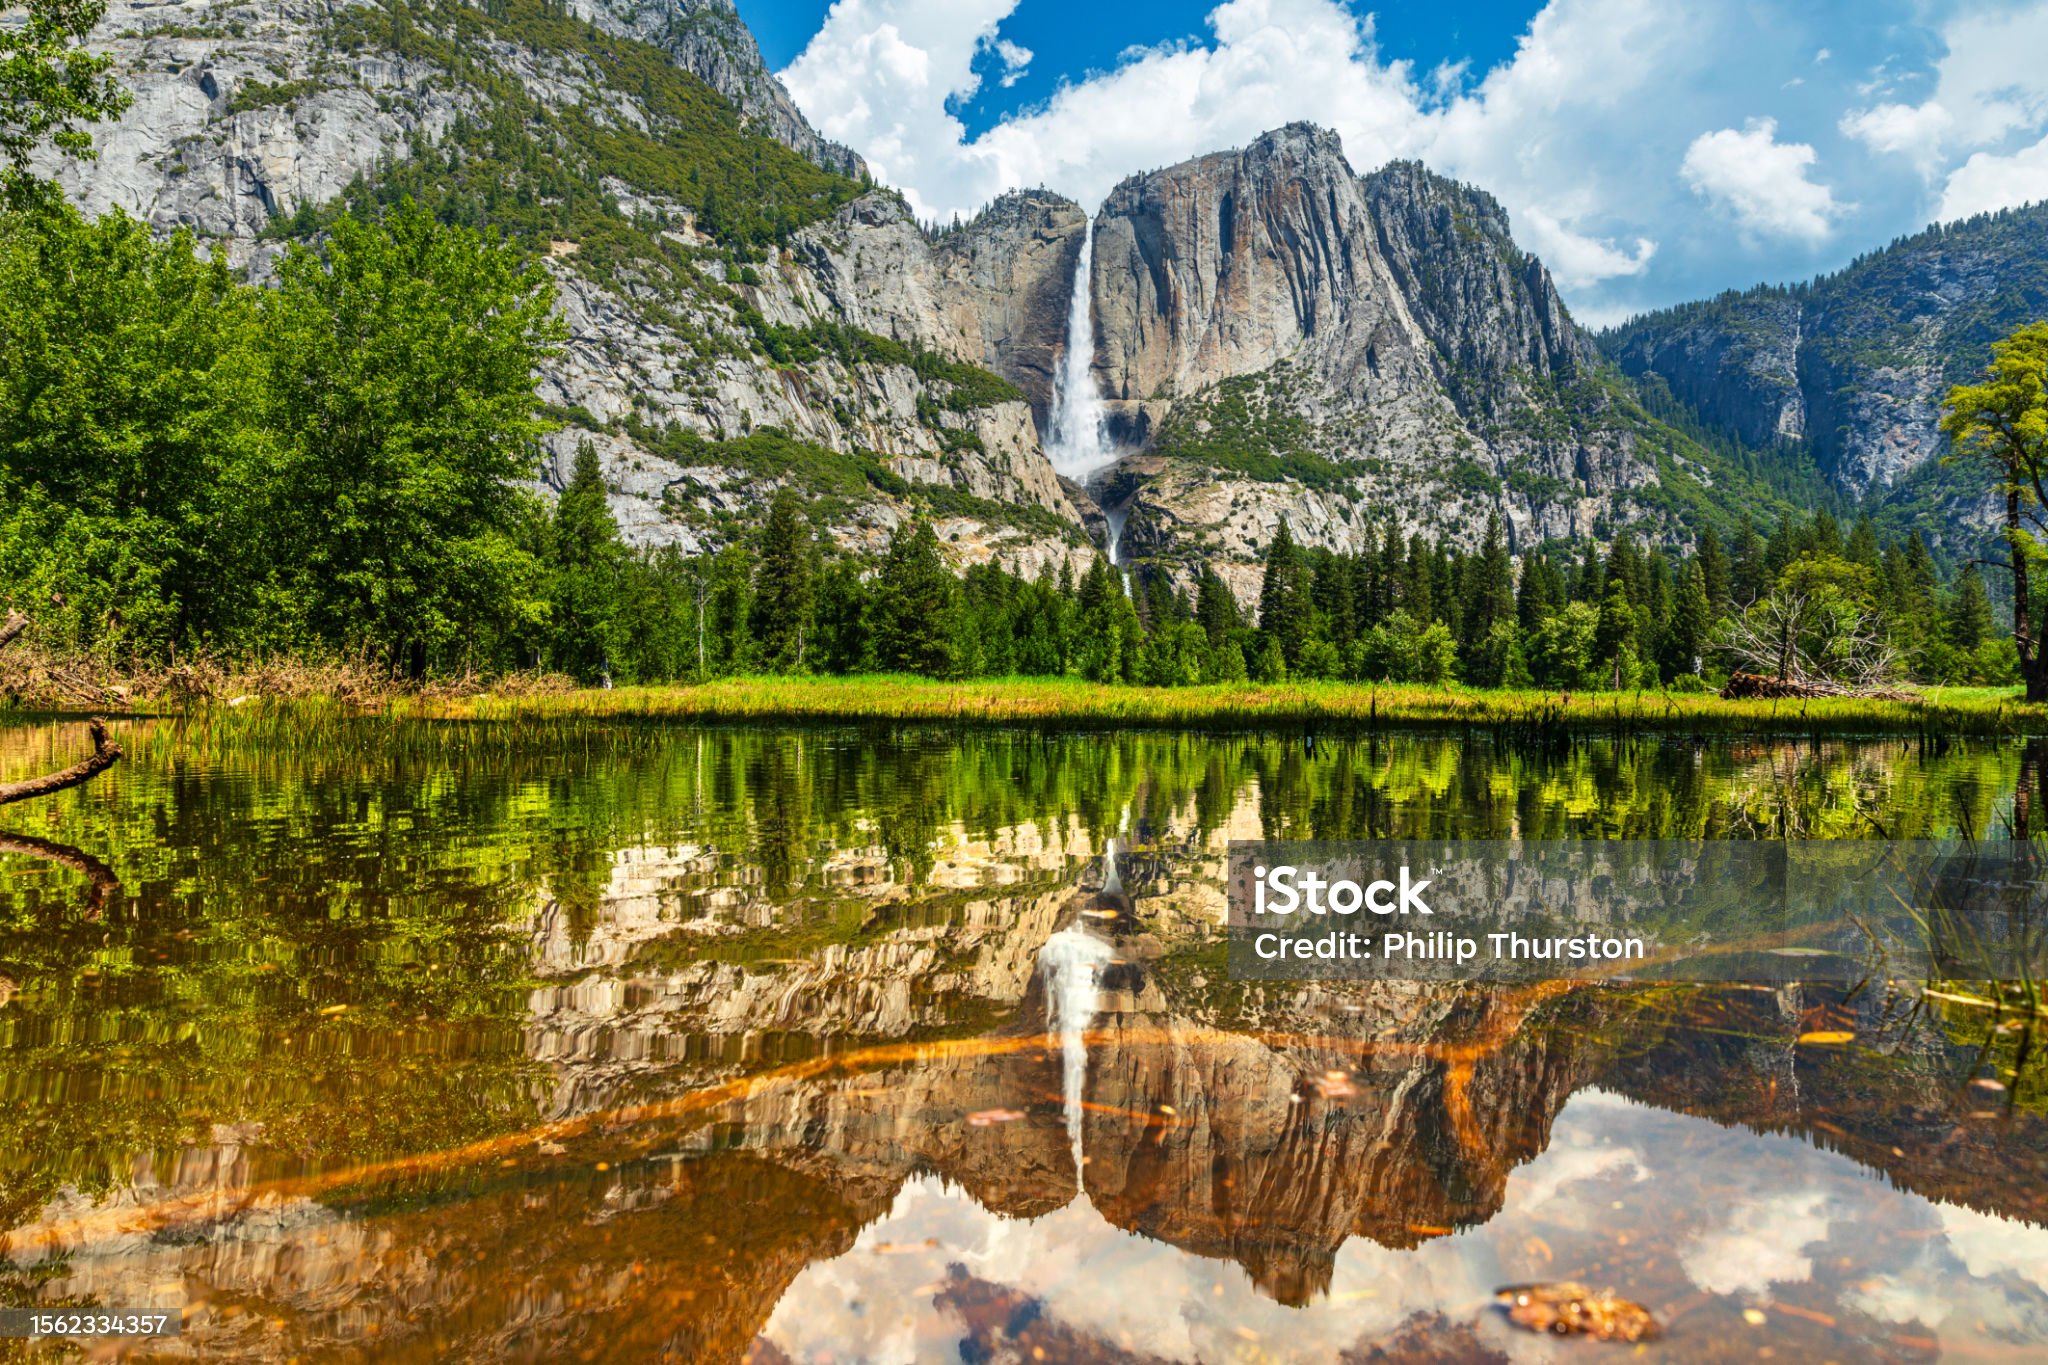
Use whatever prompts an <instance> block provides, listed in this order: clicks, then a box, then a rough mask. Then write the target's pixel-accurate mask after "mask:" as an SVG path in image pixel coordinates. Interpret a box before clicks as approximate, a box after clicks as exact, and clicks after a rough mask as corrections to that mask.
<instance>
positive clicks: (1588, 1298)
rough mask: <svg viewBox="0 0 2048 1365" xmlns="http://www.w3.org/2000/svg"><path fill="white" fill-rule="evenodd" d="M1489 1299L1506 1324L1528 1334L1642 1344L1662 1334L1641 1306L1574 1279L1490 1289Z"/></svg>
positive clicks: (1648, 1312) (1608, 1291)
mask: <svg viewBox="0 0 2048 1365" xmlns="http://www.w3.org/2000/svg"><path fill="white" fill-rule="evenodd" d="M1493 1296H1494V1300H1495V1302H1497V1303H1498V1304H1499V1305H1500V1307H1501V1309H1502V1310H1503V1311H1504V1312H1506V1314H1507V1315H1508V1321H1509V1322H1511V1323H1513V1324H1514V1325H1515V1326H1517V1327H1520V1328H1523V1329H1525V1330H1527V1331H1530V1332H1548V1333H1554V1334H1556V1335H1558V1336H1589V1337H1592V1338H1593V1339H1594V1340H1596V1341H1648V1340H1650V1339H1652V1338H1654V1337H1656V1336H1658V1335H1660V1333H1661V1330H1662V1329H1660V1328H1659V1327H1658V1326H1657V1320H1656V1318H1654V1317H1652V1316H1651V1315H1650V1310H1649V1309H1647V1308H1645V1307H1643V1306H1642V1305H1641V1304H1639V1303H1634V1302H1632V1301H1630V1300H1628V1299H1624V1298H1618V1297H1616V1296H1615V1294H1614V1293H1613V1292H1612V1291H1611V1290H1605V1289H1603V1290H1601V1291H1600V1292H1599V1293H1597V1294H1596V1293H1594V1292H1593V1291H1592V1290H1590V1289H1588V1288H1586V1286H1584V1285H1582V1284H1580V1283H1578V1282H1577V1281H1575V1280H1560V1281H1558V1282H1557V1283H1555V1284H1515V1285H1509V1286H1508V1287H1507V1288H1505V1289H1497V1290H1495V1291H1494V1295H1493Z"/></svg>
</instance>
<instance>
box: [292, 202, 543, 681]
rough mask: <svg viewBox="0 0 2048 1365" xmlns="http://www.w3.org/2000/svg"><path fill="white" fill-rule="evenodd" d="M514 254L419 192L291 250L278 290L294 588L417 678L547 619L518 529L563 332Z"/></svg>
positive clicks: (322, 622)
mask: <svg viewBox="0 0 2048 1365" xmlns="http://www.w3.org/2000/svg"><path fill="white" fill-rule="evenodd" d="M553 304H554V286H553V284H552V283H551V281H550V277H549V276H548V273H547V271H546V270H545V269H543V268H542V267H541V266H540V265H539V264H537V263H535V262H533V261H531V260H529V259H527V258H526V257H525V255H524V254H523V253H522V252H520V251H519V250H518V249H517V248H516V247H514V246H512V245H511V244H509V243H506V242H503V241H501V240H499V239H497V238H496V237H481V236H479V235H478V234H477V233H475V232H472V231H470V230H468V229H466V228H459V227H447V226H443V225H442V224H440V223H437V222H435V221H434V220H433V219H432V218H431V217H429V216H428V215H427V214H426V213H425V212H423V211H421V210H419V209H417V208H415V207H413V206H412V205H410V204H408V205H405V206H403V207H401V208H399V209H396V210H394V211H393V212H392V213H390V214H389V215H388V216H387V217H386V218H385V219H384V220H383V221H382V222H375V223H369V222H359V221H357V220H355V219H353V218H350V217H343V218H341V219H340V220H339V221H337V222H336V223H335V225H334V229H333V233H332V236H331V237H330V238H329V239H328V241H327V243H326V245H325V247H324V249H322V250H318V251H316V250H315V249H313V248H311V247H304V246H300V247H294V248H293V249H292V251H291V252H290V254H288V255H287V256H286V257H285V259H284V260H283V262H282V263H281V264H280V266H279V269H278V288H277V290H276V291H274V292H273V293H272V294H270V295H269V296H268V297H266V299H265V307H264V312H265V315H266V316H265V321H266V323H267V330H268V334H269V336H270V338H271V346H272V351H273V359H272V365H273V368H274V372H275V375H276V379H277V390H276V394H277V402H276V406H275V411H274V417H275V422H276V427H277V430H278V433H279V435H280V436H281V437H282V438H283V440H284V442H285V445H286V450H285V455H284V469H283V475H282V488H281V494H282V497H283V499H284V506H285V507H286V508H289V509H290V510H291V511H292V512H293V513H294V514H295V516H294V517H293V520H294V521H295V522H296V524H295V525H293V526H292V527H291V528H290V532H289V539H288V540H286V541H285V542H284V543H288V544H290V545H292V546H293V548H294V552H295V553H294V563H293V566H292V570H293V571H292V573H291V574H290V581H291V582H292V583H293V585H294V587H295V588H296V589H297V590H298V591H299V592H301V593H302V594H303V596H304V598H305V600H306V602H307V604H308V607H309V611H310V615H311V620H312V624H313V628H314V629H315V630H316V631H317V632H318V633H319V635H320V637H321V638H322V639H324V640H326V641H328V642H330V643H332V644H335V645H339V646H341V647H344V648H348V649H351V650H353V649H355V648H359V647H360V648H368V649H372V650H375V651H379V652H381V653H383V654H384V655H385V657H387V658H389V659H390V660H391V661H392V662H393V663H394V664H396V665H400V666H402V667H404V668H405V669H406V671H408V672H409V673H411V674H413V675H414V676H419V675H421V674H423V673H424V672H425V671H426V668H427V665H428V662H429V661H430V660H432V659H437V658H444V657H447V656H448V655H449V654H451V653H452V652H454V651H456V650H460V651H461V652H462V653H464V654H465V655H468V656H470V657H478V656H483V655H487V654H488V653H489V652H490V650H491V649H492V648H493V647H494V646H495V645H496V644H497V643H498V642H500V641H501V640H503V639H504V638H505V637H506V636H507V635H509V634H511V633H515V632H517V631H519V630H522V629H527V628H530V627H532V626H534V625H536V624H537V623H538V620H539V618H540V616H541V614H542V612H543V610H544V603H543V601H542V599H541V598H540V596H539V593H538V592H537V588H538V587H539V577H540V575H539V572H538V569H539V566H538V565H537V564H536V563H535V562H534V558H533V556H532V555H531V554H530V553H528V552H526V551H524V550H522V549H521V548H520V546H519V545H518V543H517V541H516V539H515V537H514V535H513V529H514V526H515V524H516V522H517V520H518V518H519V515H520V504H521V500H522V497H523V496H524V495H523V494H522V493H521V492H520V491H519V484H520V482H521V481H523V480H526V479H530V478H531V477H532V476H533V473H534V470H535V468H536V466H537V464H538V458H539V437H540V436H541V435H542V434H543V433H544V432H545V431H547V430H548V423H547V422H546V421H545V419H544V418H543V416H542V414H541V410H540V403H539V399H538V398H537V396H536V394H535V392H534V372H535V369H536V367H537V366H538V365H539V363H540V362H541V361H542V360H543V359H545V358H546V357H548V356H550V355H552V354H553V353H554V348H555V344H556V343H557V342H558V341H559V340H560V339H561V337H562V336H563V331H562V327H561V324H560V323H559V322H558V321H557V320H556V319H555V318H554V317H553V316H552V308H553Z"/></svg>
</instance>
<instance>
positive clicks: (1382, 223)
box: [1365, 161, 1594, 414]
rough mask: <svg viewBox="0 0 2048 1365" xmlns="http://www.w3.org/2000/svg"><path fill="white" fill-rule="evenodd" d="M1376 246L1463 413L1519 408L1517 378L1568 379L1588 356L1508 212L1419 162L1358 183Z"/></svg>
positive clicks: (1588, 347)
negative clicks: (1511, 226) (1374, 231)
mask: <svg viewBox="0 0 2048 1365" xmlns="http://www.w3.org/2000/svg"><path fill="white" fill-rule="evenodd" d="M1365 192H1366V198H1367V200H1368V202H1369V203H1370V204H1371V206H1372V211H1373V220H1374V224H1375V226H1376V228H1377V230H1378V234H1379V246H1380V249H1381V251H1382V253H1383V254H1384V255H1385V257H1386V259H1387V263H1388V265H1389V267H1390V268H1391V269H1392V270H1393V272H1394V276H1395V278H1396V279H1397V280H1399V281H1400V284H1401V287H1402V292H1403V294H1404V296H1405V297H1406V298H1407V300H1408V304H1409V308H1410V311H1411V312H1412V313H1413V315H1414V317H1415V320H1416V322H1417V323H1419V324H1420V325H1421V326H1422V328H1423V330H1424V331H1425V332H1427V333H1428V335H1429V338H1430V340H1431V342H1433V343H1434V344H1435V346H1436V349H1437V350H1438V352H1439V353H1440V354H1441V355H1442V356H1443V357H1444V359H1445V360H1446V361H1447V362H1448V371H1447V378H1448V379H1449V381H1450V383H1451V387H1452V395H1453V397H1454V398H1455V399H1457V401H1458V403H1459V407H1460V408H1461V410H1463V411H1465V412H1467V413H1475V412H1478V413H1488V414H1492V413H1497V412H1499V411H1502V410H1503V408H1504V407H1506V406H1510V405H1512V404H1513V403H1514V402H1517V401H1526V400H1527V399H1529V398H1530V397H1531V395H1530V394H1529V393H1528V392H1527V391H1526V386H1525V380H1524V376H1528V377H1532V378H1534V379H1535V380H1537V381H1546V380H1552V379H1565V378H1569V377H1570V376H1572V375H1574V374H1576V373H1577V372H1578V371H1579V370H1580V369H1582V368H1583V367H1584V366H1585V365H1587V364H1588V363H1589V362H1590V361H1591V360H1592V358H1593V354H1594V351H1593V346H1592V344H1591V343H1590V342H1589V341H1588V340H1587V339H1586V337H1585V335H1584V333H1582V332H1580V331H1579V329H1578V328H1577V327H1576V326H1574V325H1573V323H1572V320H1571V315H1570V313H1569V312H1567V311H1566V309H1565V306H1564V300H1563V299H1562V298H1561V297H1560V296H1559V295H1558V292H1557V286H1556V284H1555V283H1554V282H1553V281H1552V280H1551V278H1550V272H1549V271H1548V270H1547V269H1545V268H1544V265H1543V263H1542V262H1541V261H1539V260H1537V259H1536V258H1535V257H1534V256H1531V255H1529V254H1528V253H1527V252H1524V251H1523V250H1522V249H1521V248H1520V247H1518V246H1516V245H1515V240H1514V237H1513V235H1512V234H1511V233H1510V231H1509V227H1508V214H1507V210H1505V209H1504V208H1502V207H1501V205H1500V202H1499V201H1498V200H1496V199H1495V198H1494V197H1493V196H1492V195H1490V194H1487V193H1486V192H1485V191H1483V190H1477V189H1474V188H1472V187H1470V186H1468V185H1462V184H1459V183H1458V182H1456V181H1453V180H1447V179H1445V178H1444V177H1443V176H1440V175H1437V174H1435V173H1434V172H1432V171H1430V170H1429V169H1428V168H1426V167H1425V166H1423V164H1422V163H1421V162H1419V161H1394V162H1389V163H1388V164H1387V165H1385V166H1383V167H1381V168H1380V169H1379V170H1377V171H1374V172H1373V173H1372V174H1370V175H1368V176H1367V177H1366V178H1365Z"/></svg>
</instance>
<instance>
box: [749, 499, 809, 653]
mask: <svg viewBox="0 0 2048 1365" xmlns="http://www.w3.org/2000/svg"><path fill="white" fill-rule="evenodd" d="M817 560H818V548H817V542H816V538H815V537H814V536H813V535H812V533H811V523H810V519H809V518H808V517H806V516H805V515H804V513H803V508H802V506H801V505H800V504H799V502H798V501H797V496H796V494H795V492H793V491H792V490H791V489H790V488H789V487H788V486H786V485H785V486H784V487H783V488H781V489H780V490H778V491H777V493H776V494H775V500H774V501H773V502H771V503H770V504H769V505H768V525H767V526H766V528H765V529H764V530H763V531H762V533H761V559H760V563H759V565H758V567H757V568H756V569H755V571H754V609H753V619H752V625H753V630H754V644H755V649H756V654H755V659H756V661H757V663H758V664H759V666H760V667H762V668H765V669H767V670H768V671H769V672H772V673H800V672H802V671H803V670H804V668H805V666H806V663H807V661H808V660H807V656H808V654H809V651H810V647H811V640H812V635H813V632H814V630H815V627H816V616H817V606H818V582H817V572H818V569H817Z"/></svg>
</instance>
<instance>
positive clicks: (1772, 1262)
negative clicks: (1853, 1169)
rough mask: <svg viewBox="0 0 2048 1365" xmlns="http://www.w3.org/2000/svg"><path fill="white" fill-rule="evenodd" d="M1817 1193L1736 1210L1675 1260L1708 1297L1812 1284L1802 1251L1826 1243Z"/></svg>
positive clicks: (1821, 1197)
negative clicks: (1709, 1295) (1778, 1286)
mask: <svg viewBox="0 0 2048 1365" xmlns="http://www.w3.org/2000/svg"><path fill="white" fill-rule="evenodd" d="M1827 1202H1828V1198H1827V1195H1825V1194H1823V1193H1822V1192H1821V1191H1819V1190H1800V1191H1797V1192H1792V1193H1785V1194H1773V1195H1770V1196H1767V1197H1766V1198H1764V1199H1762V1200H1759V1201H1755V1202H1750V1203H1744V1204H1740V1205H1738V1206H1737V1207H1736V1209H1735V1211H1734V1213H1733V1214H1732V1215H1731V1216H1730V1217H1729V1219H1728V1221H1727V1222H1726V1223H1725V1224H1723V1225H1722V1226H1721V1227H1719V1228H1717V1229H1715V1230H1714V1231H1712V1232H1709V1233H1707V1234H1705V1235H1704V1236H1702V1237H1700V1238H1699V1239H1698V1240H1696V1241H1695V1242H1693V1244H1692V1245H1691V1246H1689V1247H1687V1248H1686V1249H1685V1251H1683V1252H1682V1253H1680V1255H1679V1258H1678V1259H1679V1264H1681V1265H1683V1266H1684V1267H1685V1273H1686V1274H1687V1275H1689V1276H1691V1277H1692V1282H1693V1283H1694V1284H1696V1285H1698V1286H1699V1287H1700V1288H1702V1289H1704V1290H1706V1291H1707V1292H1708V1293H1709V1294H1762V1293H1763V1292H1764V1291H1765V1290H1766V1289H1768V1288H1770V1287H1771V1286H1772V1285H1774V1284H1801V1283H1804V1282H1805V1281H1807V1280H1809V1279H1811V1278H1813V1258H1812V1257H1811V1256H1808V1255H1807V1254H1806V1250H1805V1249H1806V1248H1807V1247H1808V1246H1811V1245H1812V1244H1813V1243H1815V1242H1824V1241H1826V1240H1827V1237H1828V1218H1827V1215H1826V1214H1825V1213H1824V1212H1823V1211H1822V1210H1823V1209H1825V1208H1826V1206H1827Z"/></svg>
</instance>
